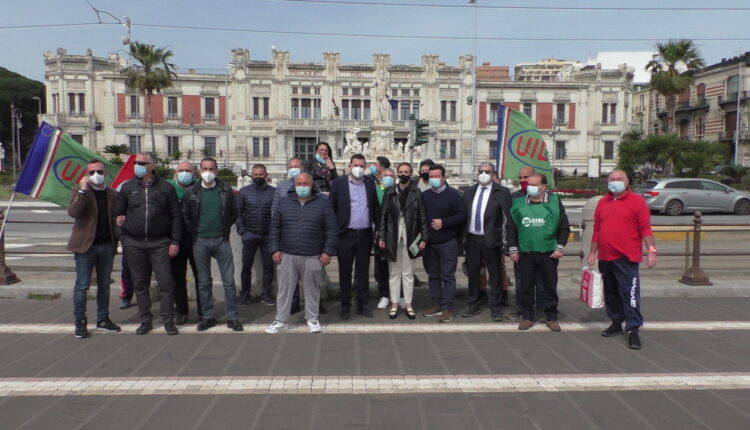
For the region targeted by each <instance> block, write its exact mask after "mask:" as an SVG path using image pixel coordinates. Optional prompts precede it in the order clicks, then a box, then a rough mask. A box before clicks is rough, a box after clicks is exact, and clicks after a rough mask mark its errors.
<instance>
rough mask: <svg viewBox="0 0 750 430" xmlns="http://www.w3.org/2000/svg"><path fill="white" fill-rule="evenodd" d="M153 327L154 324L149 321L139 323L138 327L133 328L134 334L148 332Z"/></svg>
mask: <svg viewBox="0 0 750 430" xmlns="http://www.w3.org/2000/svg"><path fill="white" fill-rule="evenodd" d="M153 329H154V326H153V325H152V324H151V323H150V322H148V323H141V325H139V326H138V328H137V329H135V334H137V335H143V334H146V333H148V332H150V331H151V330H153Z"/></svg>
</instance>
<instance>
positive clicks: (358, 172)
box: [352, 167, 365, 179]
mask: <svg viewBox="0 0 750 430" xmlns="http://www.w3.org/2000/svg"><path fill="white" fill-rule="evenodd" d="M364 174H365V169H364V168H362V167H352V176H354V177H355V178H357V179H359V178H361V177H362V176H364Z"/></svg>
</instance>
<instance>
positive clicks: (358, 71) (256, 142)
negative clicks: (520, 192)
mask: <svg viewBox="0 0 750 430" xmlns="http://www.w3.org/2000/svg"><path fill="white" fill-rule="evenodd" d="M44 61H45V79H46V85H47V96H46V97H47V106H48V113H47V114H45V115H42V119H44V120H46V121H48V122H50V123H52V124H54V125H57V126H60V127H62V128H63V129H64V130H65V132H66V133H68V134H70V135H71V136H73V137H74V138H75V139H76V140H78V141H79V142H81V144H83V145H85V146H87V147H89V148H91V149H93V150H96V151H99V152H103V150H104V147H105V146H106V145H113V144H118V145H119V144H124V145H127V146H128V147H129V149H130V150H131V151H141V150H151V149H152V141H151V137H150V128H149V127H150V126H149V111H148V107H147V104H146V100H145V97H144V96H143V95H141V94H135V93H132V92H129V91H128V90H127V89H126V88H125V82H124V76H123V75H122V73H121V71H122V70H123V69H124V68H125V67H126V66H127V61H126V59H124V58H121V57H119V56H118V55H117V54H111V55H110V56H109V57H95V56H94V55H93V54H92V53H91V51H89V52H87V54H86V55H70V54H68V53H67V52H66V51H65V50H64V49H58V50H57V52H48V53H47V54H45V59H44ZM473 67H475V65H474V59H473V57H472V56H470V55H466V56H462V57H460V58H459V59H458V64H457V65H455V66H451V65H446V64H445V63H443V62H441V61H440V59H439V57H437V56H434V55H424V56H422V59H421V62H420V64H417V65H394V64H391V62H390V56H389V55H388V54H374V55H373V61H372V62H371V63H368V64H343V63H341V62H340V55H339V54H338V53H324V54H323V58H322V61H321V62H314V63H301V62H292V61H291V57H290V54H289V52H287V51H277V50H274V51H273V53H272V58H271V60H270V61H257V60H252V59H251V57H250V53H249V52H248V51H247V50H246V49H234V50H232V54H231V62H230V63H229V65H228V67H227V70H226V72H225V73H215V74H210V73H196V72H195V71H193V70H188V71H187V72H184V73H183V72H180V73H178V76H177V79H175V82H174V85H173V86H172V88H169V89H168V90H165V91H164V92H163V93H162V94H158V95H154V96H153V98H152V108H151V109H152V112H153V122H154V135H155V144H154V149H155V152H156V153H157V154H158V155H159V156H161V157H164V156H169V155H172V154H174V153H175V152H176V151H179V152H180V154H181V157H180V158H182V159H186V158H189V159H191V160H198V159H200V158H201V157H203V155H204V154H207V155H211V156H214V157H216V158H217V159H218V160H219V163H220V164H222V165H226V166H228V167H233V168H235V169H237V170H239V169H240V168H247V167H249V166H252V164H255V163H263V164H266V165H267V166H268V168H269V171H270V172H271V174H272V176H276V177H280V176H282V175H283V173H284V172H285V170H286V167H285V165H286V160H287V159H288V158H290V157H292V156H297V157H300V158H303V159H309V158H311V157H312V156H313V153H314V148H315V144H316V142H318V141H327V142H328V143H329V144H330V145H331V147H332V148H333V150H334V159H335V160H336V162H337V164H338V166H339V168H344V167H345V165H346V164H348V158H349V155H350V154H351V153H352V152H353V151H355V150H357V151H363V152H365V153H366V155H368V158H374V156H375V155H380V154H384V155H387V156H389V157H390V158H391V160H392V161H404V160H405V161H408V160H409V158H410V157H409V154H408V151H404V147H405V146H407V147H408V141H409V139H410V138H411V132H412V128H413V122H412V121H411V118H418V119H423V120H427V121H429V123H430V126H429V128H430V136H429V142H428V144H426V145H423V146H421V147H418V149H419V151H418V152H417V153H416V154H414V155H413V158H414V160H415V161H418V160H419V159H421V158H428V157H429V158H432V159H433V160H436V161H440V162H442V163H445V165H446V168H447V169H448V171H449V172H450V174H451V175H452V176H454V177H455V176H461V177H466V178H468V177H469V175H471V172H472V171H473V170H474V169H473V168H472V166H471V150H472V145H471V139H472V120H473V119H474V120H475V121H476V123H477V124H478V128H477V145H476V148H477V153H476V158H475V160H476V161H477V162H479V161H482V160H485V159H488V158H490V157H491V156H490V154H492V153H493V152H492V151H491V147H492V145H493V144H494V142H495V140H496V137H495V134H496V128H497V127H496V112H497V110H496V103H497V102H503V103H505V104H507V105H508V106H510V107H513V108H517V109H519V110H522V111H525V112H526V113H529V114H530V115H531V117H532V118H534V119H535V120H536V121H537V124H538V125H539V128H540V129H541V131H542V132H543V133H544V134H545V136H548V137H549V140H548V141H547V145H548V147H549V148H550V152H551V154H550V155H551V156H552V157H551V158H552V160H553V164H555V167H558V168H561V169H563V170H565V171H568V172H569V173H570V172H572V171H573V169H577V170H578V172H582V169H585V166H586V160H587V159H588V158H590V157H592V156H599V157H601V158H602V159H603V163H604V167H603V169H607V166H614V164H615V160H614V156H615V155H616V144H617V141H618V140H619V137H620V136H621V135H622V133H623V132H624V131H626V130H628V129H629V128H630V108H629V103H630V92H629V91H630V90H629V88H630V83H631V81H632V70H629V69H628V68H627V67H626V66H621V67H620V68H618V69H611V70H604V69H601V67H597V66H589V67H585V68H583V69H582V70H579V71H576V72H573V73H572V74H571V76H570V79H567V80H565V81H564V82H533V81H531V82H521V81H510V79H509V75H508V68H507V67H505V66H491V65H490V64H486V63H485V64H483V65H482V66H480V67H477V73H476V76H477V84H476V86H477V101H478V103H472V98H471V95H472V91H473V87H474V82H473V79H474V74H473V73H472V72H473V70H472V68H473ZM493 106H495V107H493ZM473 109H476V111H474V112H472V110H473ZM493 112H494V115H495V117H494V118H493Z"/></svg>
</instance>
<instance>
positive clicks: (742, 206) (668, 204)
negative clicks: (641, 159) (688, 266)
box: [635, 178, 750, 216]
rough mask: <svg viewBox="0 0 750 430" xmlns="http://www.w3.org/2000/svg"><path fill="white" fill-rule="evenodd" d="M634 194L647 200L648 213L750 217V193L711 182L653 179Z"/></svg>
mask: <svg viewBox="0 0 750 430" xmlns="http://www.w3.org/2000/svg"><path fill="white" fill-rule="evenodd" d="M635 192H636V193H638V194H640V195H642V196H643V198H645V199H646V203H647V204H648V207H649V209H651V210H652V211H658V212H664V213H666V214H667V215H673V216H674V215H680V214H682V213H683V212H692V211H696V210H699V211H702V212H732V213H735V214H737V215H748V214H750V193H747V192H744V191H737V190H735V189H734V188H731V187H728V186H726V185H724V184H721V183H719V182H716V181H712V180H710V179H699V178H663V179H651V180H649V181H646V182H644V183H642V184H641V185H639V186H638V188H637V189H636V190H635Z"/></svg>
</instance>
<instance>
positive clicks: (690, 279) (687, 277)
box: [680, 211, 713, 285]
mask: <svg viewBox="0 0 750 430" xmlns="http://www.w3.org/2000/svg"><path fill="white" fill-rule="evenodd" d="M701 215H702V214H701V212H700V211H696V212H695V218H693V265H692V266H691V267H690V268H689V269H687V270H686V271H685V273H684V274H683V275H682V278H680V282H681V283H683V284H686V285H713V284H712V283H711V281H709V280H708V276H707V275H706V272H704V271H703V269H701V224H702V223H703V221H702V220H701Z"/></svg>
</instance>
